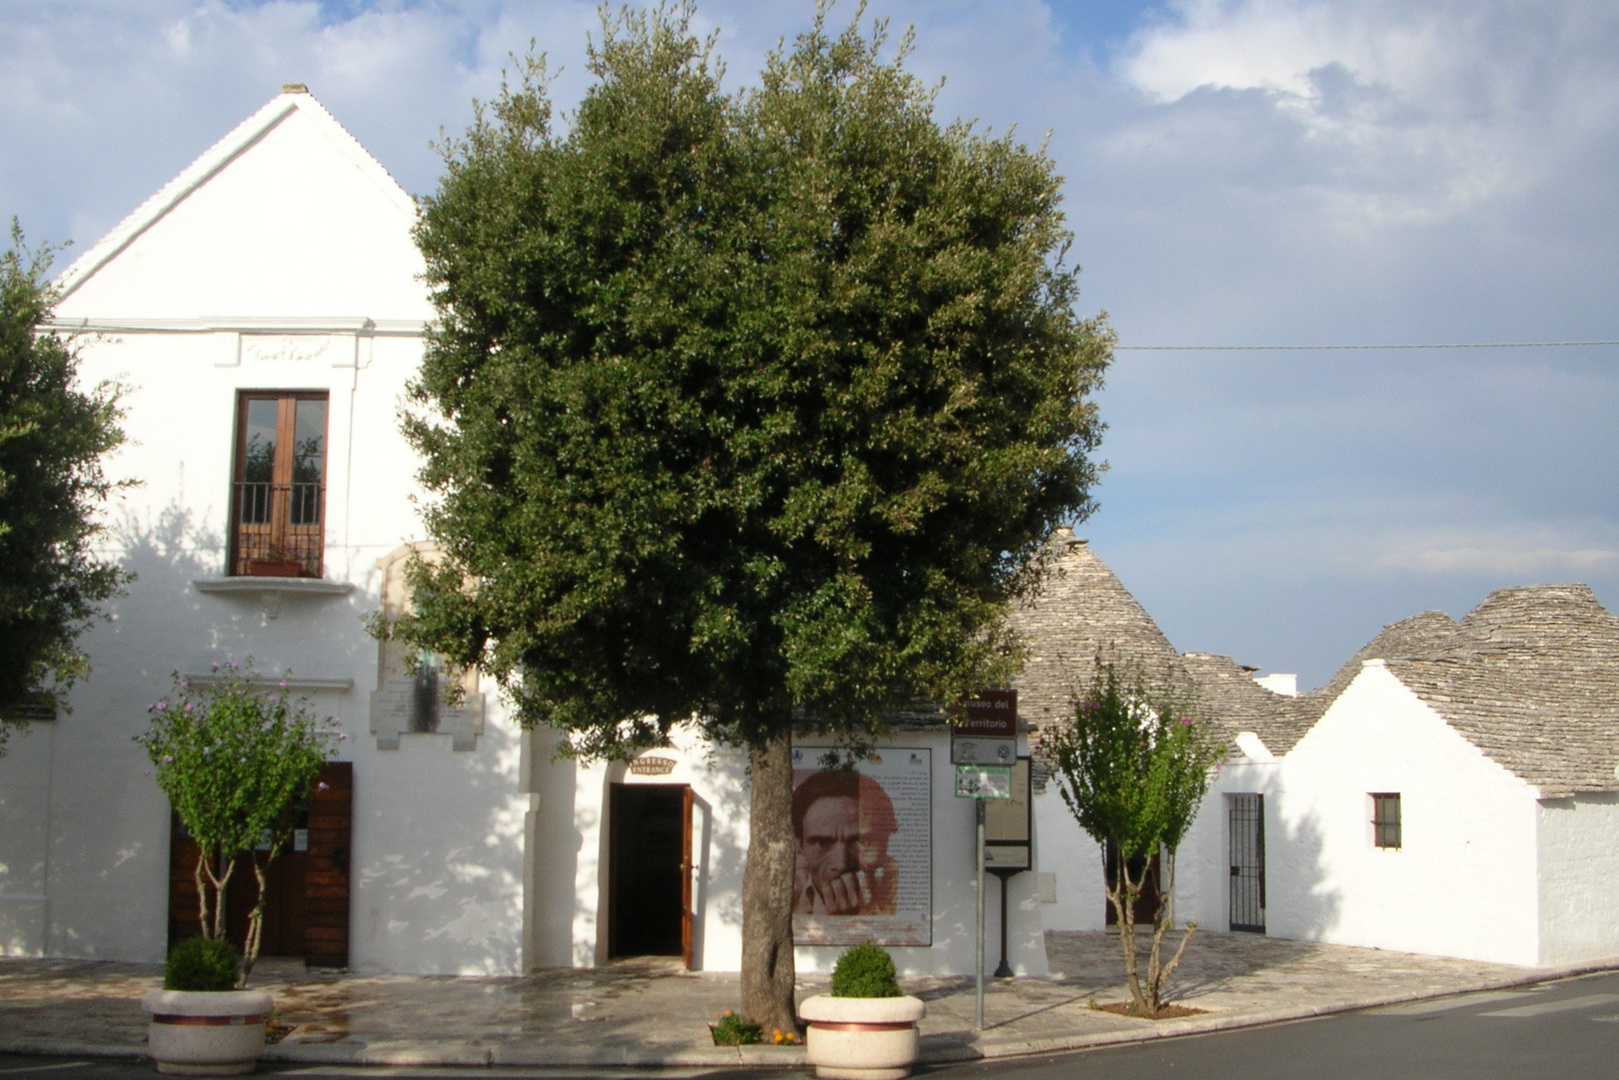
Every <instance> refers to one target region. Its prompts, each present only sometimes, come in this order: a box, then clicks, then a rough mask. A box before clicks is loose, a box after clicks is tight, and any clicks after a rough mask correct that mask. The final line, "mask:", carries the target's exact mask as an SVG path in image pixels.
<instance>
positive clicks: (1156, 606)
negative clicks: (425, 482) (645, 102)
mask: <svg viewBox="0 0 1619 1080" xmlns="http://www.w3.org/2000/svg"><path fill="white" fill-rule="evenodd" d="M810 10H811V5H810V3H809V2H808V0H751V2H744V0H716V2H712V3H706V2H705V3H703V4H701V6H700V14H699V18H700V21H701V24H702V25H703V26H704V27H708V28H713V29H716V30H718V31H719V35H720V37H719V41H720V44H719V48H720V51H721V53H722V54H723V55H724V56H725V58H726V60H727V61H728V65H729V71H730V73H731V74H730V78H731V80H732V82H733V83H742V82H746V81H747V79H748V78H749V77H750V76H751V74H752V73H753V72H755V71H757V70H758V66H759V61H760V58H761V57H762V56H763V55H764V53H765V52H766V51H767V50H768V49H769V48H770V47H771V46H773V45H774V44H775V42H776V41H777V39H778V38H780V37H781V36H782V35H791V34H792V33H793V32H794V31H795V30H797V29H799V28H801V27H802V26H803V25H804V24H805V22H806V20H807V18H808V14H809V11H810ZM837 11H838V12H841V13H843V15H842V16H841V17H847V14H849V13H852V11H853V6H852V4H850V3H847V2H845V3H844V4H842V5H840V7H839V8H838V9H837ZM869 11H870V13H871V14H873V15H880V16H885V17H888V18H890V19H891V21H892V23H893V24H894V26H895V27H896V28H901V27H903V26H905V25H907V24H909V25H914V26H915V28H916V32H917V48H916V52H915V54H914V56H913V59H912V62H911V65H912V67H913V69H914V70H916V71H917V72H918V73H919V74H920V75H922V76H923V77H925V78H927V79H929V80H933V79H937V78H941V77H943V78H945V80H946V81H945V85H944V89H943V91H942V92H941V94H940V97H939V111H940V113H941V118H942V119H951V118H954V117H956V116H967V117H974V118H977V119H978V120H979V121H980V122H981V123H982V124H984V125H986V126H988V127H991V128H995V129H1005V128H1006V127H1008V126H1010V125H1013V124H1016V125H1017V128H1018V131H1019V132H1020V133H1021V134H1022V135H1023V136H1025V137H1026V138H1028V139H1029V140H1031V141H1037V140H1039V139H1040V138H1042V137H1044V136H1045V134H1046V133H1047V132H1048V131H1049V132H1050V144H1049V145H1050V152H1051V154H1052V155H1053V157H1054V158H1055V159H1056V161H1057V163H1058V165H1059V168H1060V169H1061V171H1062V172H1063V174H1064V175H1065V176H1066V177H1067V187H1066V207H1067V211H1068V214H1069V218H1070V223H1071V226H1072V228H1073V230H1074V233H1075V244H1074V249H1073V250H1074V256H1075V258H1076V259H1077V261H1078V262H1079V263H1080V264H1081V265H1082V266H1083V267H1084V271H1085V272H1084V275H1083V277H1082V284H1083V288H1084V294H1083V296H1082V297H1081V300H1080V308H1081V310H1082V311H1083V312H1084V313H1086V314H1092V313H1095V312H1097V311H1101V310H1106V311H1107V312H1108V313H1109V317H1110V319H1111V321H1112V323H1113V325H1114V326H1115V327H1116V328H1117V330H1118V332H1119V335H1120V341H1121V344H1122V345H1126V346H1129V345H1148V344H1176V345H1186V344H1190V345H1285V344H1330V345H1344V344H1353V345H1372V344H1394V343H1443V342H1512V341H1564V340H1588V339H1603V340H1607V339H1614V338H1619V314H1616V308H1619V305H1616V304H1615V297H1614V291H1615V286H1616V283H1619V273H1616V271H1619V265H1616V263H1619V245H1616V244H1615V243H1614V237H1615V235H1616V231H1619V7H1616V6H1615V5H1613V4H1611V3H1599V2H1595V0H1566V2H1561V3H1547V4H1537V5H1529V4H1478V3H1476V2H1473V0H1403V2H1396V0H1165V2H1163V3H1155V4H1141V3H1097V4H1093V3H1082V2H1071V3H1042V2H1040V0H873V2H872V3H871V4H870V6H869ZM834 17H835V18H837V17H840V16H838V15H835V16H834ZM595 19H596V16H595V7H594V4H592V3H588V2H572V0H532V2H528V3H500V2H497V0H432V2H425V0H424V2H415V3H413V2H395V3H387V2H377V3H371V2H366V0H341V2H332V3H327V4H324V5H321V4H315V3H297V2H270V3H247V2H235V3H226V2H222V0H146V2H142V3H134V2H127V3H118V2H115V0H57V2H54V3H50V4H36V3H24V2H17V0H0V213H6V214H13V213H14V214H17V215H18V216H19V217H20V218H21V219H22V222H23V224H24V226H25V227H26V228H27V230H28V232H29V234H30V236H31V237H33V238H35V239H37V240H52V241H60V240H64V239H67V238H72V239H74V240H76V241H77V242H78V243H79V244H81V245H87V244H89V243H92V242H94V240H95V239H96V238H97V237H99V236H100V235H101V234H102V233H103V232H104V231H105V230H106V229H108V228H110V227H111V226H112V225H113V224H115V223H116V222H117V221H118V219H119V218H121V217H122V216H123V215H124V214H126V213H127V212H128V211H129V210H131V209H133V208H134V206H136V205H137V204H138V203H139V202H140V201H141V200H142V199H144V198H145V197H146V196H147V195H149V194H150V193H151V192H152V191H154V190H156V188H158V187H159V186H160V185H162V184H163V183H164V182H166V181H167V180H168V179H169V178H170V177H172V176H173V175H174V174H175V173H177V172H178V171H179V170H180V169H181V168H183V167H184V166H185V165H186V164H187V163H188V162H190V161H191V160H192V158H194V157H195V156H196V155H197V154H198V153H200V152H201V151H202V150H204V149H205V148H206V147H207V146H209V145H210V144H211V143H212V142H214V141H215V140H216V139H217V138H219V137H220V136H221V135H222V134H224V133H225V132H226V131H227V130H229V129H230V128H231V127H232V126H233V125H235V124H236V123H237V122H238V121H239V120H241V119H242V118H243V117H245V116H246V115H248V114H249V113H250V112H251V111H253V110H254V109H256V108H257V107H258V106H260V105H262V104H263V103H264V102H265V101H266V100H268V99H269V98H270V97H271V96H272V95H273V94H274V93H275V91H276V90H277V89H278V88H279V86H280V84H281V83H283V82H288V81H299V82H305V83H308V84H309V86H310V87H311V89H312V90H313V91H314V93H315V94H316V96H317V97H319V98H320V99H321V101H322V102H323V103H325V104H326V105H327V106H328V108H330V109H331V110H332V111H333V113H334V114H335V115H336V116H337V117H338V119H339V120H341V121H342V122H343V123H344V124H345V125H346V126H348V128H349V129H350V130H351V131H353V132H354V133H355V135H356V136H358V137H359V138H360V140H361V141H362V142H364V143H365V144H366V146H367V147H368V148H369V149H370V150H371V151H372V152H373V153H374V154H375V155H376V156H377V157H378V159H379V160H381V161H382V162H383V164H384V165H386V166H387V167H388V168H389V169H390V170H391V171H392V172H393V173H394V175H395V176H397V177H398V178H399V179H400V181H401V183H403V184H404V186H405V187H406V188H407V190H410V191H413V192H418V193H421V192H426V191H430V190H431V189H432V187H433V184H434V182H435V179H436V177H437V174H438V162H437V159H436V157H435V156H434V155H433V153H432V152H431V151H430V150H429V149H428V142H429V141H430V140H431V139H432V138H434V137H435V136H436V135H437V134H438V132H439V131H440V129H441V128H442V129H445V130H449V131H452V132H453V131H456V130H459V129H460V128H461V127H463V126H464V125H465V124H466V122H467V119H468V117H469V115H470V101H471V99H472V98H473V97H475V96H488V95H489V94H490V93H491V92H492V91H493V89H494V87H495V86H496V85H497V82H498V78H499V70H500V68H501V66H502V65H503V64H504V63H506V62H507V59H506V58H507V56H508V55H509V54H510V53H511V52H513V51H517V52H521V51H522V50H523V49H524V48H525V47H526V45H527V43H528V41H529V40H530V39H531V38H533V39H535V40H537V42H538V43H539V46H540V48H542V49H543V50H545V51H547V52H548V54H549V55H550V58H551V60H552V63H553V65H554V66H558V65H559V66H561V68H562V69H563V74H562V76H561V77H560V78H559V80H558V82H557V83H556V86H555V92H556V96H557V98H558V99H559V101H560V102H561V103H562V104H563V105H564V107H566V104H567V103H568V102H570V101H572V100H575V99H577V97H578V95H579V94H580V93H581V92H582V91H583V88H584V86H585V82H584V78H585V75H584V71H583V64H582V53H583V45H584V41H585V34H586V33H587V31H589V30H590V29H591V27H592V26H593V25H594V24H595ZM1101 407H1102V411H1103V415H1104V417H1105V419H1106V420H1107V422H1108V424H1109V425H1110V427H1109V431H1108V434H1107V438H1106V441H1105V444H1104V447H1103V454H1104V456H1105V457H1106V458H1107V459H1108V461H1109V462H1110V465H1111V471H1110V472H1109V473H1108V474H1107V476H1106V477H1105V478H1104V482H1103V484H1102V487H1101V489H1100V491H1099V492H1098V495H1099V498H1100V500H1101V503H1102V509H1101V511H1100V513H1098V514H1097V515H1096V516H1095V517H1094V518H1093V519H1092V520H1090V521H1089V522H1086V523H1084V524H1083V525H1081V527H1080V531H1081V533H1082V535H1088V536H1089V537H1090V538H1091V540H1092V543H1093V544H1094V546H1095V548H1096V550H1097V552H1098V553H1099V554H1100V555H1101V556H1102V557H1103V558H1104V559H1105V560H1107V561H1108V563H1109V564H1111V565H1112V566H1113V567H1114V569H1115V570H1117V571H1118V573H1119V575H1120V576H1121V578H1123V580H1124V582H1125V584H1126V585H1127V586H1128V587H1129V588H1130V589H1131V590H1132V591H1134V592H1135V593H1136V595H1137V596H1138V597H1139V598H1140V599H1141V601H1142V602H1143V603H1144V604H1145V605H1146V607H1147V609H1148V610H1149V611H1150V612H1151V613H1152V614H1153V615H1154V617H1155V618H1157V620H1158V621H1159V623H1160V625H1162V626H1163V628H1164V630H1165V632H1166V633H1168V635H1169V637H1170V639H1171V640H1172V641H1173V642H1174V643H1175V644H1176V646H1177V647H1179V648H1181V649H1183V650H1191V649H1195V650H1200V651H1206V652H1217V653H1225V654H1228V655H1231V656H1233V657H1235V658H1236V659H1237V660H1239V661H1240V662H1243V663H1247V664H1253V665H1256V666H1259V667H1261V668H1263V669H1264V670H1266V671H1296V672H1298V673H1299V674H1300V676H1301V681H1302V682H1303V683H1304V684H1305V685H1306V686H1308V685H1314V684H1317V683H1320V682H1322V681H1324V680H1325V679H1326V678H1327V677H1328V676H1329V675H1330V674H1331V672H1332V671H1333V670H1334V669H1335V668H1336V666H1337V665H1338V664H1339V663H1341V662H1342V661H1343V660H1344V659H1345V658H1347V657H1348V656H1349V655H1350V654H1351V653H1352V652H1353V651H1354V650H1355V649H1357V648H1358V647H1359V646H1360V645H1361V644H1363V643H1364V642H1365V641H1366V640H1367V639H1368V638H1370V637H1371V636H1372V635H1373V634H1374V633H1375V632H1376V631H1377V630H1378V628H1379V627H1381V626H1382V625H1383V624H1385V623H1388V622H1391V621H1394V620H1396V619H1400V618H1403V617H1405V616H1407V615H1411V614H1415V613H1416V612H1418V611H1423V610H1426V609H1430V608H1440V609H1442V610H1445V611H1448V612H1450V613H1451V614H1452V615H1457V616H1460V615H1461V614H1463V613H1464V612H1465V611H1466V610H1467V609H1468V608H1470V607H1471V606H1473V605H1474V604H1476V603H1477V602H1478V601H1480V600H1482V599H1483V598H1484V596H1485V595H1486V594H1487V593H1488V592H1489V591H1490V590H1491V589H1494V588H1499V587H1502V586H1506V585H1515V584H1525V583H1530V582H1546V581H1586V582H1589V583H1590V584H1591V585H1592V586H1593V587H1594V588H1595V589H1596V591H1597V594H1598V596H1599V597H1601V598H1602V600H1603V601H1604V603H1606V604H1607V605H1608V606H1609V607H1610V608H1615V607H1619V483H1616V480H1619V446H1616V441H1619V440H1616V437H1615V433H1616V430H1619V348H1615V347H1602V348H1539V349H1511V350H1506V349H1502V350H1451V351H1444V350H1434V351H1391V352H1380V351H1357V352H1192V353H1172V352H1140V351H1121V352H1120V353H1119V355H1118V360H1117V364H1116V365H1115V368H1114V370H1113V371H1112V373H1111V376H1110V378H1109V381H1108V385H1107V388H1106V389H1105V390H1104V392H1103V394H1102V397H1101Z"/></svg>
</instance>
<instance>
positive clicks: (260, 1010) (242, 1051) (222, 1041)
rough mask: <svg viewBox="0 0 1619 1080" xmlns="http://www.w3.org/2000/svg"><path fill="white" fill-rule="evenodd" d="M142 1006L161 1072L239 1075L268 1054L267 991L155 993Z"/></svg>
mask: <svg viewBox="0 0 1619 1080" xmlns="http://www.w3.org/2000/svg"><path fill="white" fill-rule="evenodd" d="M141 1008H143V1009H145V1010H146V1011H147V1012H149V1013H151V1014H152V1022H151V1023H150V1024H149V1025H148V1026H147V1029H146V1030H147V1043H148V1050H149V1052H150V1053H151V1055H152V1062H153V1063H154V1064H155V1065H157V1071H158V1072H161V1073H171V1074H174V1075H178V1076H235V1075H238V1074H240V1073H246V1072H252V1071H253V1064H254V1062H256V1061H258V1059H259V1056H260V1055H261V1054H263V1053H264V1024H265V1021H266V1020H267V1019H268V1018H269V1016H270V1008H271V1005H270V995H269V994H266V993H265V992H264V991H263V990H222V991H209V992H203V991H197V990H153V991H152V992H151V993H149V994H147V995H146V996H145V997H144V998H142V999H141Z"/></svg>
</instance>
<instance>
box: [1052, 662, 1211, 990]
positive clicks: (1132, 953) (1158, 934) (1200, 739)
mask: <svg viewBox="0 0 1619 1080" xmlns="http://www.w3.org/2000/svg"><path fill="white" fill-rule="evenodd" d="M1074 705H1075V708H1074V710H1073V711H1072V712H1071V713H1070V714H1069V715H1067V716H1065V717H1063V718H1061V719H1060V720H1058V721H1057V722H1056V723H1054V724H1052V725H1051V726H1050V727H1048V728H1047V729H1046V730H1045V731H1044V732H1042V733H1041V744H1040V747H1041V753H1042V754H1043V755H1044V756H1045V758H1046V759H1047V760H1048V761H1050V762H1051V766H1052V772H1053V774H1054V777H1055V779H1056V781H1057V791H1058V793H1059V794H1061V795H1062V799H1063V802H1065V803H1067V804H1068V809H1069V810H1070V811H1072V812H1073V815H1074V817H1075V819H1077V820H1078V822H1079V826H1080V828H1082V829H1084V830H1085V831H1086V832H1087V833H1089V834H1090V835H1091V836H1092V838H1094V839H1095V840H1096V841H1097V846H1098V850H1099V851H1100V852H1101V855H1102V859H1103V881H1104V886H1105V888H1106V890H1107V896H1108V900H1109V901H1110V902H1111V903H1112V905H1113V910H1114V913H1115V914H1116V915H1117V917H1118V928H1119V940H1120V945H1121V948H1122V950H1123V953H1124V970H1125V975H1126V977H1127V979H1128V981H1129V984H1130V993H1131V997H1132V1004H1133V1007H1134V1008H1135V1010H1136V1012H1137V1013H1138V1014H1139V1015H1142V1016H1147V1017H1157V1016H1159V1015H1160V1010H1161V1008H1162V1006H1163V987H1164V986H1165V984H1166V983H1167V981H1168V979H1169V976H1170V975H1171V974H1172V973H1173V972H1174V970H1175V968H1176V966H1177V965H1179V963H1180V960H1181V955H1182V954H1183V953H1184V951H1185V949H1186V943H1187V942H1188V941H1189V940H1191V936H1192V932H1193V931H1194V930H1196V929H1197V924H1196V923H1195V922H1190V923H1187V925H1186V932H1185V933H1184V934H1183V935H1182V936H1181V940H1180V945H1179V947H1178V948H1177V949H1176V951H1175V954H1174V955H1173V956H1172V957H1171V958H1170V960H1169V962H1168V963H1167V964H1165V963H1164V962H1163V960H1162V948H1163V939H1164V934H1165V932H1166V931H1167V930H1168V929H1169V928H1170V926H1169V924H1170V921H1171V915H1172V914H1173V911H1174V908H1173V895H1174V867H1175V852H1176V851H1177V850H1178V849H1179V847H1180V843H1181V841H1182V840H1183V839H1185V837H1186V833H1187V830H1189V829H1190V828H1191V827H1192V820H1193V818H1195V817H1196V816H1197V811H1198V807H1199V806H1201V805H1202V802H1203V796H1204V795H1205V794H1206V793H1207V792H1208V789H1209V783H1210V781H1211V779H1212V778H1213V775H1214V771H1215V770H1216V769H1217V768H1218V767H1219V765H1220V762H1221V760H1222V759H1223V758H1224V757H1225V755H1226V750H1227V747H1226V742H1225V738H1224V737H1223V736H1222V734H1221V733H1220V731H1218V730H1217V729H1216V728H1215V727H1214V725H1213V724H1212V723H1210V722H1209V721H1208V720H1206V719H1202V718H1201V717H1200V716H1199V715H1198V714H1199V712H1200V709H1199V708H1198V707H1197V706H1196V705H1195V703H1191V702H1182V701H1177V700H1176V699H1175V698H1173V697H1165V696H1163V695H1162V694H1161V693H1154V692H1153V691H1151V690H1149V689H1148V686H1147V683H1146V680H1145V678H1144V677H1143V676H1142V674H1141V672H1140V671H1131V672H1127V673H1120V672H1118V671H1116V670H1115V669H1114V668H1113V666H1112V665H1111V664H1107V663H1105V662H1104V661H1103V659H1102V657H1101V656H1098V657H1097V660H1096V674H1095V678H1094V680H1093V682H1092V684H1091V690H1090V693H1089V694H1088V695H1087V696H1085V697H1084V698H1083V699H1081V700H1078V701H1076V702H1075V703H1074ZM1159 856H1162V858H1161V859H1160V858H1159ZM1149 883H1150V884H1152V885H1154V886H1155V887H1156V888H1155V891H1156V894H1157V903H1156V905H1155V907H1154V913H1153V923H1152V941H1151V945H1150V946H1149V949H1148V954H1147V973H1146V978H1145V979H1143V978H1141V976H1140V974H1139V971H1138V968H1137V958H1136V936H1135V910H1136V901H1137V900H1138V899H1139V898H1140V897H1141V895H1142V893H1143V891H1144V890H1145V889H1146V888H1147V886H1148V885H1149Z"/></svg>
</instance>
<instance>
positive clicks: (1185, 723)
mask: <svg viewBox="0 0 1619 1080" xmlns="http://www.w3.org/2000/svg"><path fill="white" fill-rule="evenodd" d="M1191 726H1192V718H1191V717H1190V716H1183V717H1181V727H1191Z"/></svg>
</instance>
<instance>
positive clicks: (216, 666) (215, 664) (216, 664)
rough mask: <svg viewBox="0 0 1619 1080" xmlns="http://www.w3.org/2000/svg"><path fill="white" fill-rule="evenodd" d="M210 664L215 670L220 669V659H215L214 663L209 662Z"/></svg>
mask: <svg viewBox="0 0 1619 1080" xmlns="http://www.w3.org/2000/svg"><path fill="white" fill-rule="evenodd" d="M208 666H209V667H211V668H213V669H214V670H215V671H218V670H219V661H218V660H215V661H214V662H213V663H212V664H209V665H208Z"/></svg>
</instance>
